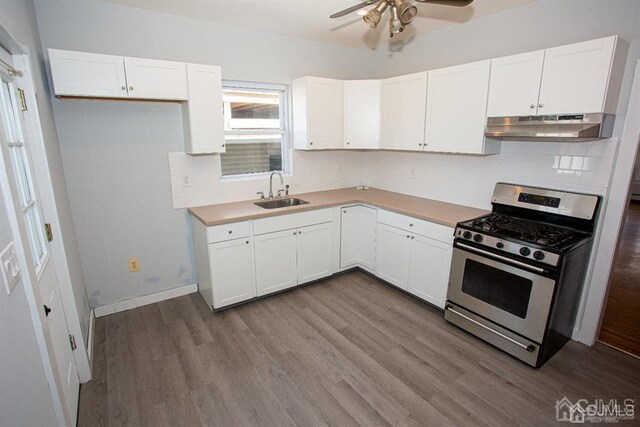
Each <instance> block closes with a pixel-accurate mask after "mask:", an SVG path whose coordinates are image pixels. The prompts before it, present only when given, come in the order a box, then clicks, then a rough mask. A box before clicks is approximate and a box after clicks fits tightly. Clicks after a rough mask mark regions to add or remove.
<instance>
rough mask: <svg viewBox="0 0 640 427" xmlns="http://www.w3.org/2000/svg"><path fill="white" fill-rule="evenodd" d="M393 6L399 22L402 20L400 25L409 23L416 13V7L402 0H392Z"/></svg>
mask: <svg viewBox="0 0 640 427" xmlns="http://www.w3.org/2000/svg"><path fill="white" fill-rule="evenodd" d="M394 6H395V8H396V10H397V11H398V18H399V19H400V22H402V25H407V24H409V23H411V21H413V19H414V18H415V17H416V15H418V8H417V7H415V6H414V5H412V4H411V3H407V2H406V1H404V0H394Z"/></svg>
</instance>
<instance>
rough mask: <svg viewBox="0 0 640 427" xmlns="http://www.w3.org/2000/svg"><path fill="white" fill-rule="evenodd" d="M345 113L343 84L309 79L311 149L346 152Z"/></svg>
mask: <svg viewBox="0 0 640 427" xmlns="http://www.w3.org/2000/svg"><path fill="white" fill-rule="evenodd" d="M343 110H344V97H343V82H342V80H333V79H323V78H318V77H308V78H307V135H308V141H309V146H308V148H313V149H326V148H342V141H343V138H344V136H343V126H344V114H343Z"/></svg>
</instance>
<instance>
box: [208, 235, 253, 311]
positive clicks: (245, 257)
mask: <svg viewBox="0 0 640 427" xmlns="http://www.w3.org/2000/svg"><path fill="white" fill-rule="evenodd" d="M209 263H210V265H211V282H212V283H213V308H220V307H224V306H226V305H230V304H235V303H237V302H240V301H245V300H248V299H251V298H254V297H255V296H256V287H255V280H254V277H253V248H252V247H251V238H249V237H247V238H244V239H235V240H229V241H227V242H220V243H211V244H210V245H209Z"/></svg>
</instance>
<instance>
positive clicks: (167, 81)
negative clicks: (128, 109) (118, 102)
mask: <svg viewBox="0 0 640 427" xmlns="http://www.w3.org/2000/svg"><path fill="white" fill-rule="evenodd" d="M124 67H125V70H126V75H127V91H128V93H129V97H130V98H142V99H175V100H179V101H183V100H186V99H187V92H188V91H187V65H186V64H185V63H183V62H173V61H159V60H157V59H144V58H129V57H125V58H124Z"/></svg>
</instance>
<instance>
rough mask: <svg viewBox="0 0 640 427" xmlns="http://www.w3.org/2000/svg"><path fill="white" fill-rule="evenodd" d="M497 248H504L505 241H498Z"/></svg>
mask: <svg viewBox="0 0 640 427" xmlns="http://www.w3.org/2000/svg"><path fill="white" fill-rule="evenodd" d="M496 248H498V249H502V248H504V243H502V242H498V243H496Z"/></svg>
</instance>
